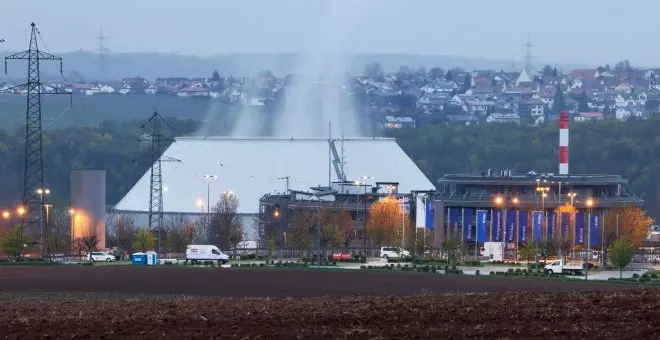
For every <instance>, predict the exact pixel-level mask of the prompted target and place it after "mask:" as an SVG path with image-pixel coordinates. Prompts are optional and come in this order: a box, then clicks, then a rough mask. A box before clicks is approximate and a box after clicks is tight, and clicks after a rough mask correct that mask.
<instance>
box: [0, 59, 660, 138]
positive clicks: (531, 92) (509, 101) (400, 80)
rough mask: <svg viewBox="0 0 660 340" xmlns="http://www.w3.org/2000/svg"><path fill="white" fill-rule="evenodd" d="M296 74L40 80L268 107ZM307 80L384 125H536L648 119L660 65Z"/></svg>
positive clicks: (90, 90) (376, 72)
mask: <svg viewBox="0 0 660 340" xmlns="http://www.w3.org/2000/svg"><path fill="white" fill-rule="evenodd" d="M299 81H301V79H300V78H298V77H296V76H292V75H289V76H286V77H283V78H277V77H275V76H274V75H272V74H271V73H270V72H269V71H263V72H260V73H259V74H258V75H257V76H256V77H253V78H244V77H243V78H238V77H232V76H230V77H221V76H220V75H219V74H218V73H217V72H213V75H212V77H211V78H185V77H182V78H157V79H155V80H147V79H144V78H140V77H132V78H125V79H121V80H119V81H116V82H112V81H110V82H108V81H105V82H88V81H82V80H76V81H72V82H66V83H49V84H46V85H43V87H44V90H53V89H60V90H64V91H67V92H71V93H73V94H74V95H86V96H92V95H94V96H96V95H169V96H177V97H180V98H182V99H184V98H188V99H190V98H192V99H209V100H222V101H225V102H228V103H231V104H235V105H247V106H253V107H261V108H264V109H269V108H272V107H273V106H276V105H277V103H278V102H279V101H281V100H283V99H284V98H285V97H286V96H285V92H286V91H283V90H285V89H286V88H288V87H290V86H293V85H295V84H296V83H297V82H299ZM309 84H311V85H307V84H306V86H319V88H320V89H321V91H325V90H327V88H329V87H339V88H341V89H342V91H343V92H344V93H345V95H346V96H347V97H350V98H351V99H352V100H354V101H355V103H356V105H359V106H360V107H362V108H363V109H364V110H365V111H368V112H369V113H370V115H371V116H372V117H377V119H376V120H377V121H378V122H379V125H380V126H381V127H384V128H401V127H415V126H420V125H425V124H457V125H471V124H482V123H514V124H524V125H532V126H533V125H539V124H543V123H545V122H552V121H555V120H557V118H558V112H559V111H560V110H562V109H565V110H568V111H569V112H570V113H571V116H572V118H573V120H574V121H576V122H586V121H593V120H603V119H618V120H627V119H645V118H648V117H649V116H650V115H653V114H657V113H658V111H659V104H660V69H633V68H632V67H630V65H629V63H628V62H621V63H619V64H617V65H616V67H614V68H613V69H612V68H610V67H609V65H607V66H605V67H598V68H594V69H575V70H572V71H571V72H569V73H566V74H562V73H560V72H558V71H557V69H555V68H552V67H550V66H548V65H546V66H545V67H544V68H543V69H542V70H540V71H535V70H532V69H526V68H523V69H521V70H519V71H515V72H505V71H494V70H475V71H472V72H467V71H464V70H462V69H460V68H454V69H450V70H443V69H442V68H439V67H434V68H431V69H430V70H428V71H426V70H425V69H424V68H420V69H417V70H412V69H409V68H407V67H405V66H403V67H401V68H400V69H399V70H398V71H397V72H392V73H385V72H383V71H382V68H381V67H380V65H379V64H378V63H371V64H369V65H367V67H366V68H365V72H364V74H363V75H360V76H350V75H348V74H346V75H345V77H344V78H342V79H339V80H336V79H331V80H330V79H315V80H314V81H313V82H309ZM13 88H14V84H9V83H0V92H2V93H5V94H7V93H9V94H23V93H24V90H13ZM320 95H323V94H322V92H321V94H320Z"/></svg>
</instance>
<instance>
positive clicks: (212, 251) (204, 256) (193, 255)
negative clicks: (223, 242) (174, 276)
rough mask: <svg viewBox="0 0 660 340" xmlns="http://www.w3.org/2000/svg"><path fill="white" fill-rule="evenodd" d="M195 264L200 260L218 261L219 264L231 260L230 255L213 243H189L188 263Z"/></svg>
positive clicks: (187, 249)
mask: <svg viewBox="0 0 660 340" xmlns="http://www.w3.org/2000/svg"><path fill="white" fill-rule="evenodd" d="M188 261H190V262H192V263H193V264H195V263H197V262H198V261H217V262H218V263H219V264H225V263H227V262H229V256H228V255H227V254H224V253H222V251H220V249H218V247H216V246H213V245H194V244H193V245H189V246H188V247H187V248H186V263H188Z"/></svg>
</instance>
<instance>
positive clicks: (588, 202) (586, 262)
mask: <svg viewBox="0 0 660 340" xmlns="http://www.w3.org/2000/svg"><path fill="white" fill-rule="evenodd" d="M585 205H586V206H587V208H588V210H589V217H587V221H589V222H588V223H587V231H588V234H587V251H586V252H585V256H584V268H585V269H584V274H585V275H584V279H585V280H589V253H591V212H592V209H593V206H594V200H593V199H592V198H587V200H586V201H585Z"/></svg>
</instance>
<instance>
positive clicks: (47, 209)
mask: <svg viewBox="0 0 660 340" xmlns="http://www.w3.org/2000/svg"><path fill="white" fill-rule="evenodd" d="M52 207H53V205H51V204H44V209H45V210H46V221H45V225H46V226H45V229H44V230H45V231H46V234H45V235H49V234H50V233H49V232H50V229H49V227H48V219H49V218H50V214H49V211H50V208H52ZM46 242H47V243H48V244H46V249H47V251H48V259H49V260H50V238H48V237H46Z"/></svg>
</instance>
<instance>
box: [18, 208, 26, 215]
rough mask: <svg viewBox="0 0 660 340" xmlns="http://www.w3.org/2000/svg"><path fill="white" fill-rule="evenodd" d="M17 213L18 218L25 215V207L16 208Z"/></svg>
mask: <svg viewBox="0 0 660 340" xmlns="http://www.w3.org/2000/svg"><path fill="white" fill-rule="evenodd" d="M16 213H17V214H18V216H23V215H25V208H23V207H18V208H16Z"/></svg>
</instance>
